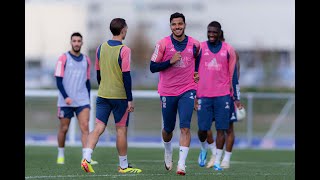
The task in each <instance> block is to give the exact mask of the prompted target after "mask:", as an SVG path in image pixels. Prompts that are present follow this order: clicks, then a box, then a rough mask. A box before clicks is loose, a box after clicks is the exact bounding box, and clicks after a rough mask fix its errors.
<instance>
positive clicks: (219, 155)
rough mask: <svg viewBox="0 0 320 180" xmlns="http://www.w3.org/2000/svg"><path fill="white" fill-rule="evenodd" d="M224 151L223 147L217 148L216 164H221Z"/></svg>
mask: <svg viewBox="0 0 320 180" xmlns="http://www.w3.org/2000/svg"><path fill="white" fill-rule="evenodd" d="M222 152H223V150H222V149H217V152H216V160H215V161H214V164H219V165H220V161H221V156H222Z"/></svg>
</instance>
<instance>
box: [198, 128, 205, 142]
mask: <svg viewBox="0 0 320 180" xmlns="http://www.w3.org/2000/svg"><path fill="white" fill-rule="evenodd" d="M198 136H199V139H200V141H201V142H204V141H205V140H206V139H207V131H200V130H199V131H198Z"/></svg>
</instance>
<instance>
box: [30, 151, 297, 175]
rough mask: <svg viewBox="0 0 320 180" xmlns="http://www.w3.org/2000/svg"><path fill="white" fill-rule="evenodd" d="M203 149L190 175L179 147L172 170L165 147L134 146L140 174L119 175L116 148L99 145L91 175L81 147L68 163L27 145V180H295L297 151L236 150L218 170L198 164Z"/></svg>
mask: <svg viewBox="0 0 320 180" xmlns="http://www.w3.org/2000/svg"><path fill="white" fill-rule="evenodd" d="M198 153H199V149H194V148H192V149H190V150H189V154H188V158H187V162H186V166H187V168H186V171H187V174H186V176H179V175H176V174H175V171H176V168H175V167H176V165H177V161H178V149H174V155H173V161H174V168H173V170H172V171H170V172H168V171H166V170H165V169H164V165H163V149H159V148H157V149H155V148H130V149H129V151H128V160H129V162H131V164H132V165H133V166H135V167H138V168H141V169H142V173H140V174H119V173H118V172H117V164H118V155H117V151H116V148H114V147H99V146H97V148H96V149H95V151H94V152H93V159H95V160H97V161H98V162H99V164H97V165H94V166H93V168H94V170H95V172H96V173H92V174H87V173H85V172H83V171H82V170H81V168H80V161H81V148H80V147H66V149H65V158H66V160H65V161H66V162H65V164H64V165H57V164H56V156H57V148H56V147H52V146H51V147H38V146H26V147H25V179H46V180H48V179H69V180H70V179H114V178H117V179H139V180H141V179H148V180H149V179H197V180H201V179H237V180H240V179H243V180H249V179H252V180H259V179H268V180H278V179H279V180H292V179H295V151H285V150H242V149H241V150H240V149H234V150H233V154H232V159H231V168H230V169H225V170H223V171H220V172H217V171H214V170H213V169H207V168H205V167H203V168H201V167H199V166H198V164H197V158H198Z"/></svg>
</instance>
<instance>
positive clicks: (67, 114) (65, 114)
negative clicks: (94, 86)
mask: <svg viewBox="0 0 320 180" xmlns="http://www.w3.org/2000/svg"><path fill="white" fill-rule="evenodd" d="M85 108H89V109H90V105H89V104H86V105H84V106H79V107H58V118H59V119H62V118H68V119H71V118H73V116H74V113H76V116H78V115H79V113H80V112H81V111H82V110H83V109H85Z"/></svg>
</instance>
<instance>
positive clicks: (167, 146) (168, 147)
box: [163, 141, 172, 153]
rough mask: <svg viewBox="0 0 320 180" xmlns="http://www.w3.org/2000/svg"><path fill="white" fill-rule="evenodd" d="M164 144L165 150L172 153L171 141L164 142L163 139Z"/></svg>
mask: <svg viewBox="0 0 320 180" xmlns="http://www.w3.org/2000/svg"><path fill="white" fill-rule="evenodd" d="M163 145H164V150H165V151H166V152H169V153H172V145H171V141H169V142H164V141H163Z"/></svg>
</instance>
